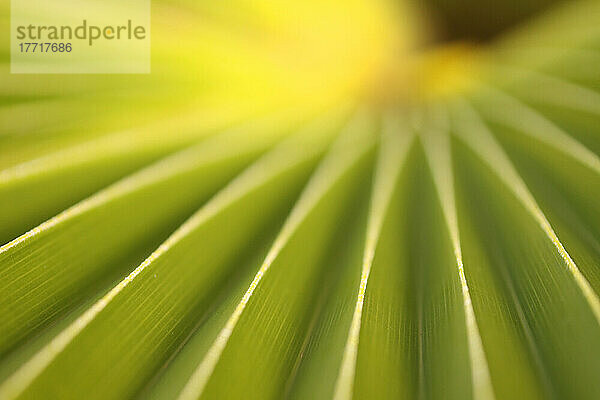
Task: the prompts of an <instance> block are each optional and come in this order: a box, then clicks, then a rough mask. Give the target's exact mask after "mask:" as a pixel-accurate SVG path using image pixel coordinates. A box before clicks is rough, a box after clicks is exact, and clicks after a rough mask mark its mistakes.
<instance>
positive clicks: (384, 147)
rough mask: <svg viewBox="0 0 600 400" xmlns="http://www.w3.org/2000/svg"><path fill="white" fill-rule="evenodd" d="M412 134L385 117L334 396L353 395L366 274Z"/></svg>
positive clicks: (394, 119) (340, 398) (342, 398)
mask: <svg viewBox="0 0 600 400" xmlns="http://www.w3.org/2000/svg"><path fill="white" fill-rule="evenodd" d="M413 136H414V134H413V131H412V130H410V129H407V128H405V127H403V126H402V124H401V122H400V121H399V119H398V118H397V117H388V118H387V119H386V120H385V127H384V132H383V139H382V141H381V146H380V147H381V149H380V155H379V159H378V162H377V169H376V176H375V182H374V184H373V191H372V198H371V206H370V211H369V221H368V226H367V236H366V241H365V250H364V253H363V263H362V271H361V277H360V284H359V287H358V295H357V298H356V305H355V308H354V314H353V315H352V322H351V325H350V330H349V332H348V339H347V342H346V345H345V348H344V354H343V358H342V363H341V366H340V371H339V374H338V377H337V381H336V384H335V389H334V395H333V398H334V399H335V400H349V399H351V398H352V392H353V388H354V377H355V374H356V359H357V355H358V343H359V338H360V328H361V321H362V313H363V306H364V301H365V294H366V291H367V284H368V281H369V275H370V273H371V267H372V265H373V259H374V257H375V250H376V248H377V243H378V241H379V235H380V233H381V227H382V225H383V220H384V217H385V214H386V212H387V209H388V207H389V204H390V201H391V198H392V194H393V192H394V188H395V187H396V181H397V179H398V176H399V174H400V171H401V169H402V165H403V164H404V160H405V158H406V154H407V152H408V149H409V147H410V143H411V141H412V138H413Z"/></svg>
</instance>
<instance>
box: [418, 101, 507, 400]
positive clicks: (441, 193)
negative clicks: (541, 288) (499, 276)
mask: <svg viewBox="0 0 600 400" xmlns="http://www.w3.org/2000/svg"><path fill="white" fill-rule="evenodd" d="M434 112H435V113H436V115H434V121H436V125H437V126H431V127H427V128H425V129H423V130H421V131H420V132H421V138H422V141H423V145H424V148H425V155H426V157H427V161H428V164H429V168H430V169H431V172H432V175H433V181H434V184H435V187H436V191H437V194H438V199H439V201H440V205H441V206H442V211H443V214H444V219H445V220H446V226H447V227H448V233H449V235H450V239H451V241H452V246H453V250H454V256H455V257H456V266H457V268H458V278H459V281H460V286H461V292H462V296H463V307H464V313H465V323H466V330H467V339H468V343H469V356H470V361H471V378H472V385H473V397H474V398H475V399H494V398H495V395H494V389H493V387H492V382H491V377H490V371H489V366H488V362H487V359H486V356H485V351H484V349H483V343H482V341H481V334H480V331H479V327H478V324H477V318H476V317H475V311H474V310H473V304H472V301H471V294H470V292H469V285H468V282H467V277H466V274H465V269H464V265H463V257H462V249H461V244H460V233H459V228H458V217H457V211H456V200H455V197H456V196H455V189H454V173H453V164H452V155H451V150H450V140H449V132H448V130H449V127H448V122H449V121H448V115H447V113H446V110H445V109H441V108H439V107H438V108H436V109H435V110H434Z"/></svg>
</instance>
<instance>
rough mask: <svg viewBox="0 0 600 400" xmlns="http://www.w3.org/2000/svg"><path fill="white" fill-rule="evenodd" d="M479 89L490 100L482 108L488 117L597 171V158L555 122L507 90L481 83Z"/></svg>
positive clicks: (598, 171) (599, 160) (599, 171)
mask: <svg viewBox="0 0 600 400" xmlns="http://www.w3.org/2000/svg"><path fill="white" fill-rule="evenodd" d="M481 90H483V91H484V93H487V94H489V100H488V101H490V103H491V106H490V107H486V109H485V111H484V112H485V116H486V117H487V118H489V119H490V120H492V121H496V122H499V123H502V124H505V125H508V126H511V127H513V128H514V129H517V130H518V131H520V132H522V133H524V134H526V135H529V136H531V137H533V138H536V139H538V140H541V141H542V142H544V143H546V144H547V145H549V146H551V147H553V148H555V149H556V150H558V151H560V152H562V153H564V154H566V155H568V156H569V157H572V158H573V159H574V160H576V161H578V162H580V163H582V164H583V165H585V166H587V167H588V168H590V169H591V170H593V171H595V172H596V173H599V174H600V158H599V157H598V156H597V155H596V154H595V153H594V152H592V151H591V150H589V149H588V148H587V147H585V146H584V145H583V144H581V143H580V142H579V141H577V140H576V139H574V138H573V137H572V136H570V135H569V134H567V133H566V132H565V131H563V130H562V129H560V128H559V127H558V126H556V125H555V124H554V123H552V122H551V121H549V120H548V119H546V118H545V117H544V116H542V115H541V114H539V113H538V112H536V111H534V110H533V109H531V108H530V107H528V106H526V105H525V104H523V103H522V102H520V101H519V100H517V99H516V98H514V97H512V96H510V95H508V94H507V93H504V92H502V91H500V90H498V89H495V88H491V87H487V86H484V85H483V84H482V85H481Z"/></svg>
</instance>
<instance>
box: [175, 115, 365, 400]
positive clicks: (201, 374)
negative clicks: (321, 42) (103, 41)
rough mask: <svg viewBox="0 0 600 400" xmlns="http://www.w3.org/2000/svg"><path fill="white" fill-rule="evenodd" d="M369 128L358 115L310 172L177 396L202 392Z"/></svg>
mask: <svg viewBox="0 0 600 400" xmlns="http://www.w3.org/2000/svg"><path fill="white" fill-rule="evenodd" d="M369 131H372V128H371V127H370V121H369V118H367V117H366V115H359V116H357V117H356V118H355V119H354V120H353V121H352V122H351V123H350V125H349V127H348V128H347V131H346V132H345V133H343V134H342V137H341V138H340V140H339V141H338V142H337V143H336V144H335V145H334V148H333V149H332V150H331V153H330V154H329V155H328V156H327V158H326V159H325V160H324V161H323V163H322V164H321V165H320V166H319V168H318V170H317V172H315V175H313V177H312V178H311V180H310V181H309V183H308V185H307V187H306V189H305V190H304V192H303V193H302V195H301V197H300V200H298V202H297V203H296V205H295V206H294V208H293V210H292V212H291V213H290V215H289V217H288V218H287V220H286V222H285V224H284V226H283V228H282V229H281V231H280V232H279V234H278V235H277V238H276V239H275V241H274V243H273V245H272V247H271V248H270V249H269V252H268V253H267V256H266V257H265V260H264V262H263V263H262V265H261V266H260V269H259V270H258V272H257V273H256V275H255V276H254V279H253V280H252V283H250V286H249V287H248V289H247V290H246V292H245V293H244V295H243V297H242V299H241V301H240V302H239V304H238V305H237V306H236V308H235V310H234V311H233V313H232V314H231V316H230V317H229V319H228V320H227V322H226V324H225V326H224V327H223V329H222V330H221V331H220V332H219V334H218V336H217V338H216V339H215V341H214V342H213V344H212V345H211V347H210V348H209V350H208V352H207V353H206V355H205V356H204V359H203V360H202V362H201V363H200V364H199V365H198V367H197V368H196V370H195V371H194V373H193V374H192V376H191V377H190V379H189V380H188V382H187V383H186V385H185V387H184V388H183V390H182V391H181V393H180V394H179V397H178V399H179V400H192V399H193V400H195V399H197V398H199V397H200V396H201V395H202V393H203V391H204V389H205V387H206V384H207V383H208V381H209V379H210V377H211V375H212V373H213V371H214V369H215V367H216V365H217V363H218V361H219V359H220V357H221V354H222V353H223V351H224V349H225V347H226V346H227V343H228V341H229V338H230V337H231V335H232V333H233V331H234V329H235V327H236V325H237V323H238V321H239V319H240V318H241V316H242V314H243V312H244V310H245V309H246V306H247V305H248V302H249V301H250V299H251V297H252V295H253V294H254V291H255V290H256V288H257V287H258V285H259V284H260V282H261V280H262V279H263V277H264V276H265V274H266V273H267V272H268V271H269V269H270V268H271V266H272V265H273V262H274V261H275V260H276V259H277V256H278V255H279V254H280V252H281V250H282V249H283V248H284V247H285V245H286V244H287V243H288V241H289V240H290V238H291V237H292V235H293V234H294V232H295V231H296V230H297V229H298V227H299V226H300V225H301V223H302V221H304V220H305V219H306V217H307V216H308V214H309V213H310V212H311V210H313V209H314V207H315V206H316V205H317V204H318V203H319V201H320V200H321V199H322V198H323V196H324V195H325V194H326V193H327V191H328V190H329V188H330V187H331V186H332V185H333V184H334V183H335V182H336V181H337V180H338V179H339V178H340V176H342V174H343V173H344V172H345V171H347V170H348V168H350V167H351V166H352V165H353V164H354V163H356V162H357V160H358V159H359V158H360V157H361V156H362V155H364V154H365V153H366V152H367V151H368V150H369V149H370V148H371V147H372V145H373V144H374V138H373V135H372V134H370V133H369Z"/></svg>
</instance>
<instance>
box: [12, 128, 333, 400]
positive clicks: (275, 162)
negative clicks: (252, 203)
mask: <svg viewBox="0 0 600 400" xmlns="http://www.w3.org/2000/svg"><path fill="white" fill-rule="evenodd" d="M338 117H339V116H338ZM338 123H339V121H338V120H336V119H331V120H329V119H327V120H322V121H319V123H317V124H315V125H314V126H311V127H309V128H308V130H306V129H305V130H303V131H302V132H300V134H299V135H298V136H294V137H293V138H290V139H289V140H287V141H285V142H284V143H282V144H280V145H279V146H278V147H277V148H276V149H274V150H273V151H271V152H270V153H268V154H267V155H266V156H264V157H263V158H261V159H260V160H259V161H257V162H256V163H255V164H253V165H252V166H251V167H249V168H248V169H247V170H245V171H244V172H243V173H242V174H241V175H239V176H238V177H236V178H235V179H234V180H233V181H232V182H231V183H230V184H229V185H228V186H226V187H225V188H224V189H223V190H221V191H220V192H219V193H217V195H215V196H214V197H213V198H212V199H211V200H210V201H209V202H208V203H207V204H206V205H205V206H204V207H202V208H201V209H200V210H199V211H198V212H197V213H196V214H194V215H193V216H192V217H190V218H189V219H188V220H187V221H186V222H185V223H184V224H183V225H182V226H181V227H180V228H179V229H178V230H177V231H175V232H174V233H173V234H172V235H171V236H170V237H169V238H168V239H167V240H166V241H165V242H164V243H162V244H161V245H160V246H159V247H158V249H156V250H155V251H154V252H153V253H152V254H151V255H150V256H149V257H148V258H147V259H146V260H144V262H143V263H142V264H141V265H139V266H138V267H137V268H135V269H134V270H133V271H132V272H131V273H130V274H129V275H128V276H127V277H126V278H125V279H123V280H122V281H121V282H119V284H117V285H116V286H115V287H114V288H113V289H111V290H110V291H109V292H108V293H107V294H106V295H105V296H104V297H102V298H101V299H100V300H98V301H97V302H96V303H95V304H94V305H93V306H91V307H90V308H89V309H88V310H87V311H85V312H84V313H83V314H82V315H81V316H80V317H79V318H77V319H76V320H75V321H74V322H73V323H72V324H71V325H69V326H68V327H67V328H66V329H64V330H63V331H61V332H60V333H59V334H58V335H57V336H56V337H55V338H54V339H52V341H50V342H49V343H48V344H47V345H46V346H45V347H43V348H42V349H41V350H40V351H38V352H37V353H36V354H35V355H34V356H33V357H32V358H31V359H29V360H28V361H27V362H26V363H25V364H23V365H22V366H21V367H20V368H19V369H18V370H17V371H16V372H15V373H14V374H13V375H11V376H10V377H9V378H8V379H7V380H6V381H5V382H3V383H2V385H0V398H1V399H5V400H10V399H14V398H16V397H18V396H19V395H20V394H21V393H22V392H23V391H24V390H26V389H27V387H28V386H29V385H30V384H31V383H32V382H33V381H34V380H35V379H36V378H37V377H38V376H39V375H40V374H41V373H42V372H43V370H44V369H45V368H47V367H48V366H49V365H50V364H51V363H52V361H53V360H54V359H55V358H56V357H57V356H58V355H59V354H60V353H61V352H62V351H64V350H65V349H66V348H67V346H68V345H69V344H70V343H71V342H72V341H73V339H74V338H75V337H76V336H77V335H78V334H79V333H81V331H83V329H85V327H86V326H88V325H89V324H90V322H92V321H93V319H94V318H95V317H96V316H97V315H98V314H99V313H100V312H102V310H104V309H105V308H106V306H107V305H108V304H109V303H110V302H111V301H112V300H113V299H114V298H115V297H116V296H117V295H118V294H119V293H121V292H122V291H123V289H125V287H126V286H127V285H129V283H131V282H132V281H133V279H135V277H137V276H138V275H139V274H140V273H141V272H142V271H143V270H144V269H146V268H147V267H148V266H149V265H151V264H152V263H153V262H154V261H156V260H157V259H158V258H159V257H162V256H164V255H165V253H167V252H168V251H169V250H170V249H171V248H172V247H174V246H175V245H177V243H178V242H179V241H181V240H182V239H183V238H185V237H186V236H187V235H189V234H190V233H191V232H193V231H194V230H195V229H197V228H198V227H199V226H201V225H202V224H203V223H205V222H206V221H208V220H209V219H211V218H213V217H214V216H216V215H217V214H218V213H219V212H221V211H222V210H224V209H225V208H227V207H229V206H230V205H231V204H233V203H235V202H236V201H239V200H240V199H241V198H243V196H244V195H246V194H247V193H249V192H250V191H252V190H256V189H257V188H258V187H260V186H261V185H264V184H265V182H268V181H269V180H271V179H273V178H274V177H275V176H277V175H278V174H281V173H282V171H285V170H287V169H290V168H293V167H294V166H296V165H298V164H300V163H302V162H304V161H306V160H307V159H310V158H312V157H315V156H316V155H318V154H319V153H320V152H321V151H322V149H323V148H324V146H325V145H326V144H327V142H328V141H329V139H328V136H329V135H327V132H330V131H331V130H333V129H334V127H335V126H336V125H337V124H338ZM253 139H254V140H255V139H256V138H253ZM191 150H193V149H190V150H187V151H186V152H185V154H184V155H185V156H187V154H189V153H190V152H191ZM207 150H209V151H208V153H209V154H210V153H211V151H210V150H212V149H210V148H207ZM166 161H168V160H166ZM161 164H162V163H161ZM166 164H167V165H164V166H162V168H160V167H161V166H160V165H157V166H155V167H151V168H148V169H146V170H144V171H142V172H140V173H138V174H136V175H134V176H133V177H132V178H130V179H125V180H124V181H121V182H120V183H118V184H115V185H114V186H112V187H111V188H109V189H107V190H105V191H103V192H101V193H99V194H98V195H95V196H93V197H91V198H89V199H88V200H85V201H83V202H82V203H79V204H78V205H76V206H74V207H73V208H71V209H69V210H67V211H65V212H63V213H62V214H60V215H59V216H57V217H55V218H53V219H51V220H49V221H47V222H45V223H44V224H42V225H40V226H39V227H37V228H35V229H33V230H31V231H30V232H28V233H27V234H25V235H23V236H21V237H20V238H18V239H16V240H14V241H13V242H11V243H8V244H7V245H5V246H3V247H2V248H0V252H3V251H7V250H8V249H10V248H11V247H13V246H16V245H17V244H19V243H21V242H23V241H25V240H27V239H29V238H30V237H32V236H34V235H36V234H39V233H40V232H42V231H44V230H47V229H50V228H51V227H52V226H55V225H57V224H59V223H61V222H63V221H65V220H67V219H68V218H72V217H73V216H75V215H78V214H81V213H83V212H85V211H87V210H89V209H91V208H93V207H97V206H99V205H101V204H104V203H106V202H108V201H110V199H112V198H115V197H117V196H119V195H122V194H123V193H125V192H127V191H131V190H133V189H134V188H135V187H140V186H142V185H145V184H148V183H150V182H153V181H156V180H157V178H158V176H165V175H168V174H170V173H172V171H171V170H172V169H175V170H180V168H179V166H178V165H177V163H174V164H171V165H169V163H166Z"/></svg>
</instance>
